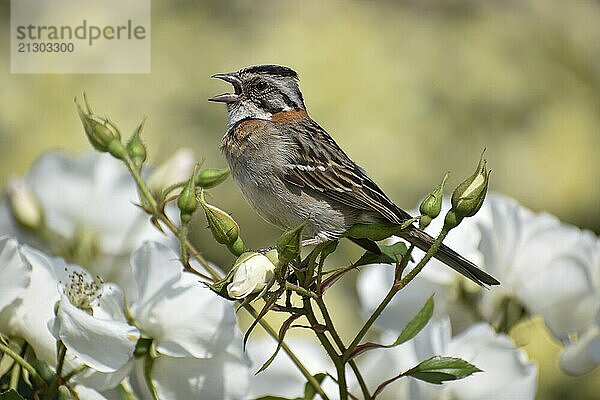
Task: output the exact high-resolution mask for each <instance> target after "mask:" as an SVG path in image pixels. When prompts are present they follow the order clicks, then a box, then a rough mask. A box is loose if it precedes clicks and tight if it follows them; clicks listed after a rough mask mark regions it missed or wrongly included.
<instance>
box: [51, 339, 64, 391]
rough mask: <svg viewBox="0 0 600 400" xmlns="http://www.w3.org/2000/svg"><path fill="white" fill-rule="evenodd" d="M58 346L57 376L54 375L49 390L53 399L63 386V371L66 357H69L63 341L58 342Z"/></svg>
mask: <svg viewBox="0 0 600 400" xmlns="http://www.w3.org/2000/svg"><path fill="white" fill-rule="evenodd" d="M56 345H57V347H58V356H57V358H58V363H57V364H56V374H55V375H54V379H53V380H52V383H51V384H50V387H49V388H48V394H49V396H50V397H51V398H53V396H54V395H55V394H56V392H57V391H58V386H59V385H60V384H61V381H62V370H63V367H64V365H65V356H66V355H67V347H66V346H65V345H64V344H63V342H62V341H61V340H58V341H57V342H56Z"/></svg>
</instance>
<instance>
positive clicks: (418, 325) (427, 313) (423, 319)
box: [348, 295, 434, 360]
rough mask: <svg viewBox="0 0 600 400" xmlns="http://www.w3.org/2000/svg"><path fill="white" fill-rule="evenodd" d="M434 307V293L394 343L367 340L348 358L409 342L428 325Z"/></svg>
mask: <svg viewBox="0 0 600 400" xmlns="http://www.w3.org/2000/svg"><path fill="white" fill-rule="evenodd" d="M433 307H434V303H433V295H431V297H429V299H427V301H426V302H425V304H424V305H423V307H421V309H420V310H419V312H418V313H417V315H415V316H414V317H413V318H412V319H411V320H410V321H409V322H408V324H406V326H405V327H404V329H403V330H402V332H400V336H398V338H397V339H396V340H395V341H394V343H392V344H379V343H372V342H367V343H362V344H359V345H358V346H356V347H355V348H354V350H353V351H352V353H350V357H349V358H348V359H349V360H351V359H353V358H355V357H357V356H359V355H360V354H362V353H365V352H367V351H369V350H373V349H381V348H386V349H389V348H391V347H396V346H399V345H401V344H402V343H404V342H407V341H409V340H410V339H412V338H414V337H415V336H416V335H417V333H419V332H420V331H421V329H423V328H424V327H425V325H427V323H428V322H429V320H430V319H431V316H432V315H433Z"/></svg>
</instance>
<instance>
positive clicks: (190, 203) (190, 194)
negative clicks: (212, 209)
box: [177, 167, 198, 224]
mask: <svg viewBox="0 0 600 400" xmlns="http://www.w3.org/2000/svg"><path fill="white" fill-rule="evenodd" d="M196 171H197V167H196V169H195V170H194V173H193V174H192V176H191V177H190V179H189V180H188V182H187V183H186V184H185V186H184V187H183V190H182V191H181V193H180V194H179V197H178V198H177V207H179V213H180V217H181V222H182V223H184V224H187V223H188V222H190V220H191V219H192V215H193V214H194V212H195V211H196V209H197V208H198V199H197V198H196V186H195V184H194V182H195V176H196Z"/></svg>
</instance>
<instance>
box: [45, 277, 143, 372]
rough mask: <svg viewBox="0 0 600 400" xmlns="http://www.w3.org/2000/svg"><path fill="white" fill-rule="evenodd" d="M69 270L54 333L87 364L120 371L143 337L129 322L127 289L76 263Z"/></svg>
mask: <svg viewBox="0 0 600 400" xmlns="http://www.w3.org/2000/svg"><path fill="white" fill-rule="evenodd" d="M69 269H70V273H69V276H68V278H67V279H68V282H66V284H65V283H64V282H63V285H65V287H64V289H63V290H62V293H61V297H60V301H59V305H58V311H57V313H56V318H54V320H53V321H52V322H50V325H49V326H50V329H51V332H52V333H53V335H54V336H55V337H56V338H57V339H60V340H61V341H62V342H63V344H64V345H65V347H66V348H67V351H68V352H69V354H71V355H73V356H75V357H76V358H77V359H79V360H80V361H81V362H82V363H84V364H85V365H87V366H89V367H91V368H93V369H94V370H96V371H99V372H104V373H111V372H116V371H117V370H119V369H122V368H123V367H124V366H125V365H126V364H127V363H128V362H129V361H130V360H131V358H132V357H133V351H134V350H135V345H136V343H137V341H138V339H139V337H140V332H139V331H138V329H137V328H135V327H133V326H131V325H129V324H128V323H127V322H126V319H125V313H124V306H125V302H124V296H123V292H122V290H121V288H119V287H118V286H116V285H114V284H103V283H102V282H101V281H98V280H97V279H96V280H93V279H92V278H91V277H90V276H89V274H88V273H87V272H86V271H84V270H82V269H79V268H77V267H75V266H69Z"/></svg>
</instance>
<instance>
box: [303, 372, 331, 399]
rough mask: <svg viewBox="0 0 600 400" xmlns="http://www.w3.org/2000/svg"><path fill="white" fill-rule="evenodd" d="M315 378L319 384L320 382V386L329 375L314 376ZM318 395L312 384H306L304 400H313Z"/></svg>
mask: <svg viewBox="0 0 600 400" xmlns="http://www.w3.org/2000/svg"><path fill="white" fill-rule="evenodd" d="M313 377H314V378H315V379H316V380H317V382H319V384H321V383H322V382H323V380H324V379H325V378H326V377H327V374H324V373H322V372H321V373H319V374H316V375H313ZM316 394H317V391H316V390H315V388H314V387H313V385H311V383H310V382H306V384H305V385H304V397H303V398H302V400H312V399H313V398H314V397H315V395H316Z"/></svg>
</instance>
